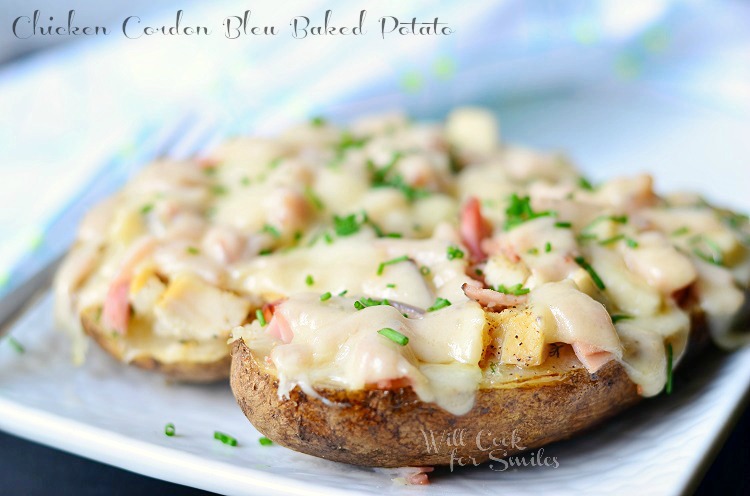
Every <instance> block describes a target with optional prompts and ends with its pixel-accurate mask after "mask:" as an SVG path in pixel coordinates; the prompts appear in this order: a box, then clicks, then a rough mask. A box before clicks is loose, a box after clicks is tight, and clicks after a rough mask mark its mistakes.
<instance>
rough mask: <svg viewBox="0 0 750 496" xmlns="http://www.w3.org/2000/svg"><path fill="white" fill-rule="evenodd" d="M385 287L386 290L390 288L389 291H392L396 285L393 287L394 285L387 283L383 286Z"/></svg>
mask: <svg viewBox="0 0 750 496" xmlns="http://www.w3.org/2000/svg"><path fill="white" fill-rule="evenodd" d="M385 287H386V288H391V289H393V288H395V287H396V285H395V284H393V283H392V282H389V283H388V284H386V285H385Z"/></svg>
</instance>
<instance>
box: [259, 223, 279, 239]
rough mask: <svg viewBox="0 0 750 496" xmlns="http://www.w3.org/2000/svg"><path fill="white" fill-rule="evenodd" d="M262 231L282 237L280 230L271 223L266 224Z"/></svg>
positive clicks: (275, 236)
mask: <svg viewBox="0 0 750 496" xmlns="http://www.w3.org/2000/svg"><path fill="white" fill-rule="evenodd" d="M262 231H263V232H265V233H268V234H270V235H271V236H273V237H274V238H276V239H278V238H280V237H281V233H280V232H279V230H278V229H276V228H275V227H273V226H272V225H271V224H265V225H264V226H263V230H262Z"/></svg>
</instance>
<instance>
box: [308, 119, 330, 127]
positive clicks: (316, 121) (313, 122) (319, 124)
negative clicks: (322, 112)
mask: <svg viewBox="0 0 750 496" xmlns="http://www.w3.org/2000/svg"><path fill="white" fill-rule="evenodd" d="M326 123H327V121H326V119H325V117H321V116H316V117H313V118H312V119H310V125H311V126H312V127H323V126H325V125H326Z"/></svg>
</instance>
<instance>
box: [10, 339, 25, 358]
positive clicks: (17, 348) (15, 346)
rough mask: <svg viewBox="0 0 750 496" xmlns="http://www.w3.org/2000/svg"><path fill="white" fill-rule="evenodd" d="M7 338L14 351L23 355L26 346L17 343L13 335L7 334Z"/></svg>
mask: <svg viewBox="0 0 750 496" xmlns="http://www.w3.org/2000/svg"><path fill="white" fill-rule="evenodd" d="M7 340H8V344H9V345H10V346H11V347H12V348H13V349H14V350H15V351H16V353H18V354H19V355H23V354H24V353H26V348H24V346H23V345H22V344H21V343H19V342H18V340H17V339H16V338H14V337H13V336H8V338H7Z"/></svg>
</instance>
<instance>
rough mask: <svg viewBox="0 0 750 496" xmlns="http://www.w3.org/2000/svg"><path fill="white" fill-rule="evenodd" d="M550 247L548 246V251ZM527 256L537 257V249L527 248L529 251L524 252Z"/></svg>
mask: <svg viewBox="0 0 750 496" xmlns="http://www.w3.org/2000/svg"><path fill="white" fill-rule="evenodd" d="M551 248H552V246H550V249H551ZM526 253H528V254H529V255H539V248H529V250H528V251H527V252H526Z"/></svg>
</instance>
